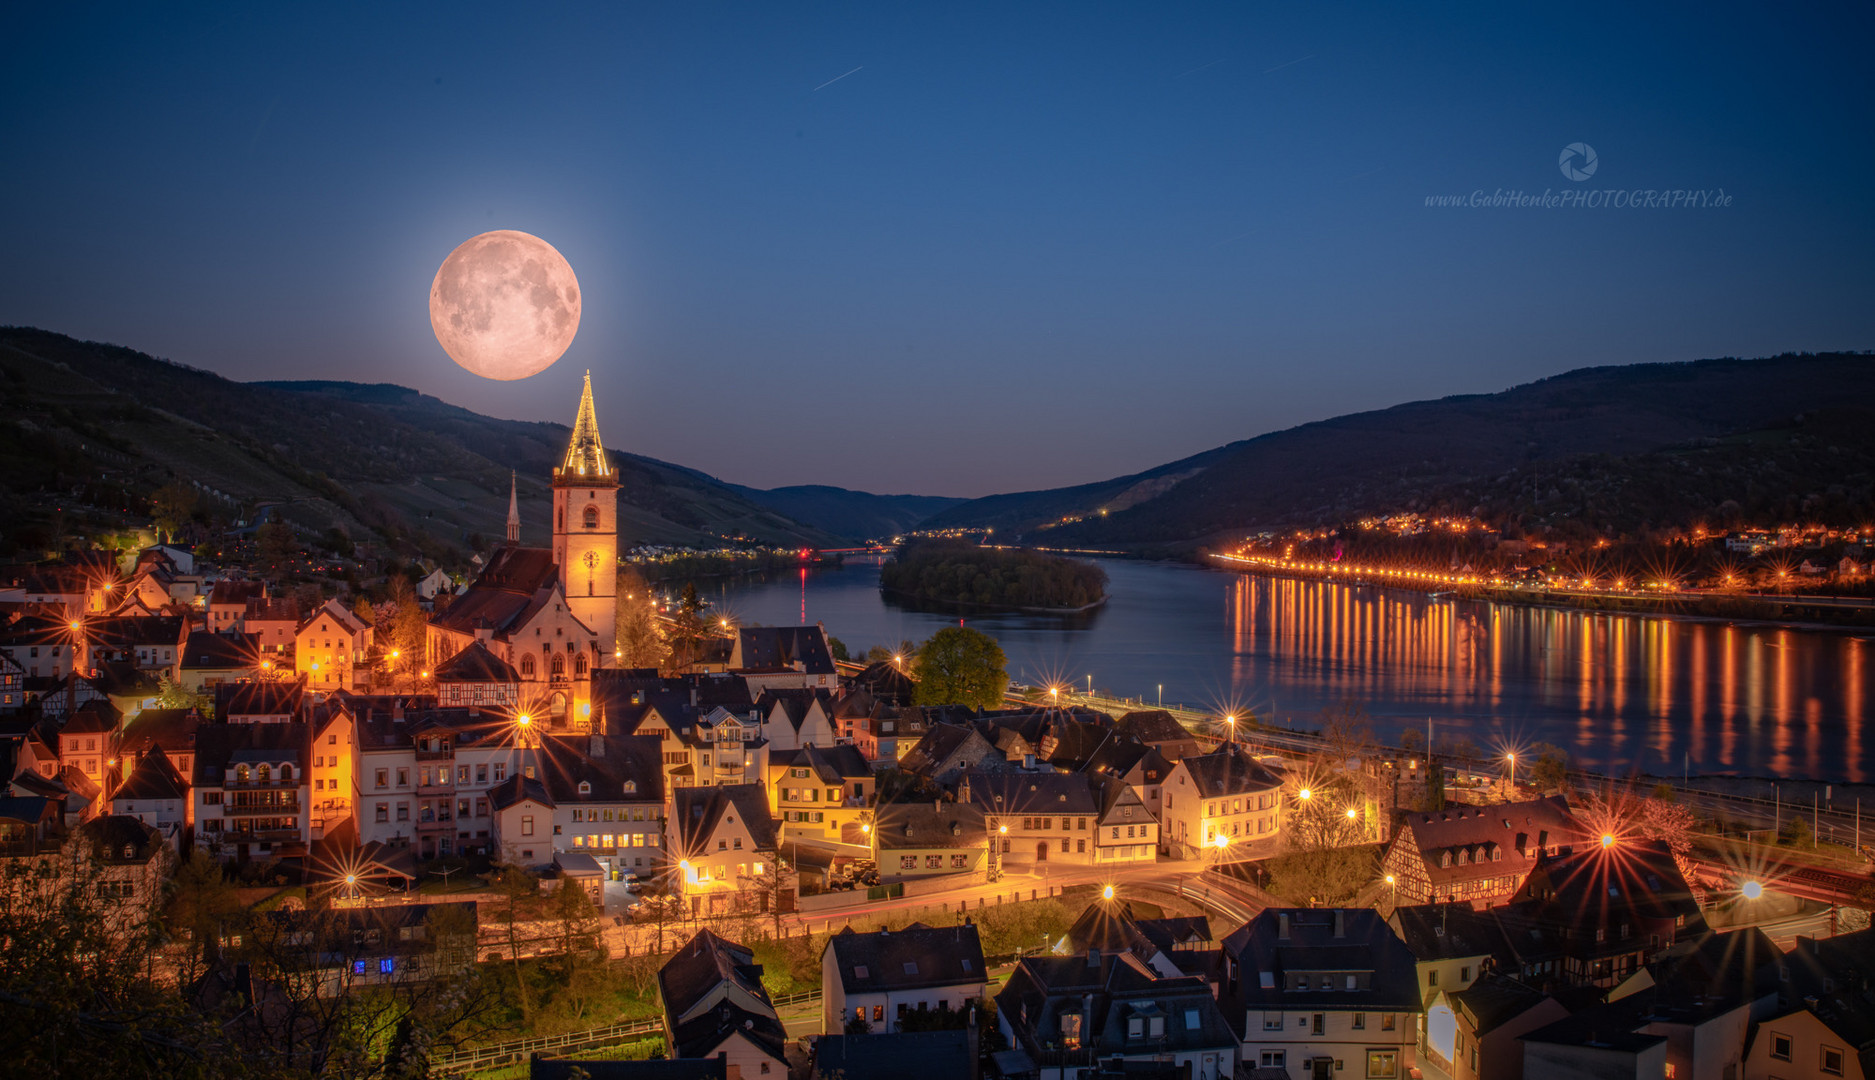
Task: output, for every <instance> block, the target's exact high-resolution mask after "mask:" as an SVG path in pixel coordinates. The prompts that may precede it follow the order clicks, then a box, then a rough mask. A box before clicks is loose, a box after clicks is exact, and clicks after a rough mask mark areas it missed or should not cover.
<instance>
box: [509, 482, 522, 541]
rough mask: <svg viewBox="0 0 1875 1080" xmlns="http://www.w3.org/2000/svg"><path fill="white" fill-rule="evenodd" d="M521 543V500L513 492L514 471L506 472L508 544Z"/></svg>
mask: <svg viewBox="0 0 1875 1080" xmlns="http://www.w3.org/2000/svg"><path fill="white" fill-rule="evenodd" d="M520 542H521V500H520V498H519V497H518V494H517V492H516V490H515V479H514V470H513V469H509V470H508V543H510V544H518V543H520Z"/></svg>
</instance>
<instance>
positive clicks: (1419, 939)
mask: <svg viewBox="0 0 1875 1080" xmlns="http://www.w3.org/2000/svg"><path fill="white" fill-rule="evenodd" d="M1387 925H1389V926H1391V927H1392V928H1393V932H1394V933H1395V934H1397V935H1398V936H1399V938H1400V940H1401V941H1404V942H1406V948H1407V951H1409V952H1411V953H1412V954H1413V959H1414V962H1415V963H1414V966H1415V969H1416V971H1417V978H1416V981H1417V982H1418V985H1419V995H1420V1002H1421V1004H1422V1005H1424V1006H1425V1007H1426V1008H1428V1009H1429V1008H1431V1007H1432V1003H1433V1000H1434V999H1435V998H1437V997H1438V996H1439V995H1440V994H1441V993H1452V992H1456V991H1459V990H1463V989H1465V988H1466V987H1468V986H1470V985H1471V984H1472V983H1474V982H1476V981H1477V980H1478V979H1479V978H1480V977H1481V976H1482V975H1484V974H1485V972H1486V971H1488V970H1490V969H1491V967H1492V965H1493V963H1494V962H1495V960H1496V954H1497V951H1498V949H1499V948H1501V946H1502V938H1501V932H1500V930H1499V928H1498V923H1497V920H1496V918H1494V917H1493V916H1491V915H1486V914H1482V913H1479V912H1477V911H1476V910H1474V909H1473V908H1472V906H1471V905H1470V904H1424V905H1417V906H1413V907H1397V908H1394V909H1393V914H1392V915H1390V916H1389V917H1388V918H1387ZM1518 970H1519V969H1518V968H1517V967H1512V968H1511V971H1512V972H1517V971H1518ZM1527 974H1535V973H1534V972H1531V973H1527ZM1530 981H1532V982H1534V980H1530Z"/></svg>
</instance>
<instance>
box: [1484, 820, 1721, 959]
mask: <svg viewBox="0 0 1875 1080" xmlns="http://www.w3.org/2000/svg"><path fill="white" fill-rule="evenodd" d="M1524 898H1531V899H1536V900H1539V901H1542V902H1543V903H1544V906H1545V909H1546V911H1547V912H1549V913H1550V914H1551V915H1552V916H1553V917H1554V918H1555V919H1556V920H1558V921H1562V922H1564V923H1566V924H1567V925H1573V926H1613V925H1615V924H1616V923H1620V922H1628V921H1633V922H1636V923H1638V922H1640V921H1641V920H1643V919H1646V920H1654V921H1660V920H1666V921H1671V920H1674V919H1676V918H1678V917H1682V916H1683V917H1684V918H1685V920H1686V922H1685V924H1684V925H1685V931H1686V934H1687V935H1689V936H1690V935H1695V934H1698V933H1699V932H1701V931H1702V930H1703V929H1704V928H1705V925H1706V923H1705V916H1704V915H1703V914H1702V913H1701V912H1700V910H1699V903H1698V901H1696V900H1694V899H1693V890H1692V888H1691V887H1690V886H1689V885H1687V883H1686V879H1685V878H1684V877H1683V876H1681V874H1680V868H1679V866H1678V864H1676V863H1675V862H1674V861H1673V853H1672V852H1671V851H1669V850H1668V849H1667V846H1666V844H1665V843H1663V842H1661V841H1658V840H1623V841H1621V842H1620V843H1619V844H1617V845H1615V846H1614V847H1613V848H1608V849H1604V848H1603V847H1602V846H1601V845H1600V844H1596V845H1593V846H1590V847H1587V848H1585V849H1583V850H1579V851H1575V852H1572V853H1570V854H1567V855H1562V856H1558V857H1557V858H1554V859H1544V860H1541V861H1539V862H1538V864H1537V866H1536V868H1535V869H1533V870H1532V871H1531V872H1530V877H1529V878H1527V879H1525V881H1524V885H1523V888H1522V889H1521V890H1520V891H1519V892H1518V899H1524Z"/></svg>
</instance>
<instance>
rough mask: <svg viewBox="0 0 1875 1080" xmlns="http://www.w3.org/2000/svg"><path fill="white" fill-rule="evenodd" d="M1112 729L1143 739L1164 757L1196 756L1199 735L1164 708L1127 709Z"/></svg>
mask: <svg viewBox="0 0 1875 1080" xmlns="http://www.w3.org/2000/svg"><path fill="white" fill-rule="evenodd" d="M1113 729H1114V731H1115V732H1116V733H1118V734H1119V735H1121V736H1122V737H1125V738H1130V739H1134V740H1136V741H1138V742H1142V743H1145V744H1146V745H1147V746H1150V747H1152V748H1153V749H1155V750H1157V751H1159V753H1160V755H1161V756H1163V757H1164V758H1165V759H1166V760H1167V761H1177V760H1179V759H1180V758H1187V757H1196V756H1197V755H1198V753H1199V751H1200V747H1199V744H1198V737H1197V736H1196V735H1193V734H1192V733H1191V731H1190V730H1189V729H1188V728H1186V727H1185V725H1183V724H1181V723H1179V722H1178V718H1177V717H1175V716H1173V715H1172V714H1171V713H1169V712H1166V711H1165V710H1164V709H1142V710H1139V711H1137V712H1130V713H1127V714H1125V715H1124V716H1122V717H1120V719H1118V720H1117V721H1115V722H1114V725H1113Z"/></svg>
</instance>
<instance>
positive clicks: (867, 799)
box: [768, 745, 877, 840]
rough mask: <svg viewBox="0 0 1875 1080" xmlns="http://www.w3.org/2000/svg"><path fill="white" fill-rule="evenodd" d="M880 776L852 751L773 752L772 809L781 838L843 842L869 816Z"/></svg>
mask: <svg viewBox="0 0 1875 1080" xmlns="http://www.w3.org/2000/svg"><path fill="white" fill-rule="evenodd" d="M876 788H877V780H876V774H875V773H874V772H873V771H872V766H871V765H869V764H867V763H866V759H865V758H863V757H861V756H860V753H859V750H858V749H857V748H855V747H852V746H846V745H842V746H824V747H823V746H809V747H804V748H803V749H800V750H781V751H770V753H769V755H768V795H769V805H770V806H771V807H772V808H773V810H774V812H775V817H776V818H777V819H778V820H779V821H780V822H781V834H782V836H783V837H784V838H786V837H788V836H811V837H830V838H832V839H835V840H837V839H839V838H840V836H841V835H842V831H843V830H844V829H845V828H846V827H847V826H851V825H858V824H860V823H861V819H862V818H864V817H866V815H867V813H868V807H869V806H870V804H871V801H872V795H873V793H874V791H875V790H876Z"/></svg>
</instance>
